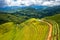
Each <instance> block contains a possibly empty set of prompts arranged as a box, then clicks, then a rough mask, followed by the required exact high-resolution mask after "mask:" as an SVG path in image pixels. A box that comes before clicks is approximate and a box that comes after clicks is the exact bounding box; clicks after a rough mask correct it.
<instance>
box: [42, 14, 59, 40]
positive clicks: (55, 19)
mask: <svg viewBox="0 0 60 40" xmlns="http://www.w3.org/2000/svg"><path fill="white" fill-rule="evenodd" d="M42 19H45V20H51V21H50V22H52V23H53V24H54V26H53V31H54V35H55V36H57V37H58V40H60V14H56V15H54V16H50V17H45V18H42ZM57 37H56V38H57ZM55 40H56V39H55Z"/></svg>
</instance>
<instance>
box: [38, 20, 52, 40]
mask: <svg viewBox="0 0 60 40" xmlns="http://www.w3.org/2000/svg"><path fill="white" fill-rule="evenodd" d="M39 21H41V22H44V23H46V24H48V26H49V33H48V37H47V40H52V39H51V37H52V24H51V23H49V22H46V21H44V20H39Z"/></svg>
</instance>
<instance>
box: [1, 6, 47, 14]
mask: <svg viewBox="0 0 60 40" xmlns="http://www.w3.org/2000/svg"><path fill="white" fill-rule="evenodd" d="M28 7H31V8H35V9H43V8H46V7H47V6H38V5H31V6H11V7H9V6H6V7H0V11H2V12H11V13H12V12H16V11H18V10H21V9H25V8H28Z"/></svg>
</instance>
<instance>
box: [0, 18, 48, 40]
mask: <svg viewBox="0 0 60 40" xmlns="http://www.w3.org/2000/svg"><path fill="white" fill-rule="evenodd" d="M37 25H38V26H37ZM1 28H2V29H1ZM48 28H49V26H48V25H47V24H46V23H44V22H39V21H38V19H35V18H31V19H29V20H26V21H25V22H23V23H21V24H18V25H17V24H15V23H14V22H6V23H3V24H1V25H0V30H2V31H0V40H28V39H29V40H45V39H46V37H47V36H48V30H49V29H48Z"/></svg>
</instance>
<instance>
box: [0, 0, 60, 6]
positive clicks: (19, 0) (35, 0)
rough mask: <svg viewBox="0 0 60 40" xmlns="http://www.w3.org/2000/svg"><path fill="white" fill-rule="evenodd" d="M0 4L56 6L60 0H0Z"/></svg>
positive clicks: (59, 3)
mask: <svg viewBox="0 0 60 40" xmlns="http://www.w3.org/2000/svg"><path fill="white" fill-rule="evenodd" d="M0 4H1V5H0V6H30V5H33V4H34V5H43V6H56V5H60V0H0Z"/></svg>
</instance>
